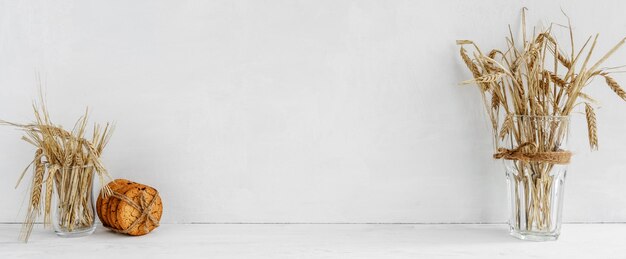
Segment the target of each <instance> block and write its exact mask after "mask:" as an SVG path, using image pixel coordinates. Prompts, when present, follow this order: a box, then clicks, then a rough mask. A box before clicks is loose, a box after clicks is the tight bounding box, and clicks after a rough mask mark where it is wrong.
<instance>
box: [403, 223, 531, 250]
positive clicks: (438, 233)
mask: <svg viewBox="0 0 626 259" xmlns="http://www.w3.org/2000/svg"><path fill="white" fill-rule="evenodd" d="M415 231H420V232H421V231H423V232H424V233H420V234H418V235H416V237H417V239H418V240H416V241H417V242H419V243H421V244H425V245H436V244H447V245H450V244H458V245H463V244H468V245H471V244H486V243H487V244H488V243H520V242H524V241H522V240H519V239H516V238H514V237H512V236H510V235H509V229H508V226H507V225H482V224H476V225H440V226H433V227H428V229H427V231H424V229H422V228H421V227H416V228H415Z"/></svg>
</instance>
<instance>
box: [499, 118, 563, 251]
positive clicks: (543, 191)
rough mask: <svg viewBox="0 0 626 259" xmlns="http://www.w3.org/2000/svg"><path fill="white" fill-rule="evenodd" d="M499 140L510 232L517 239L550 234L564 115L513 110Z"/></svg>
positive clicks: (557, 214)
mask: <svg viewBox="0 0 626 259" xmlns="http://www.w3.org/2000/svg"><path fill="white" fill-rule="evenodd" d="M511 126H512V127H511V130H510V131H509V134H508V135H506V137H505V138H504V139H501V142H500V143H499V149H498V153H497V154H496V156H498V155H500V157H496V158H502V159H503V161H504V165H505V168H506V179H507V185H508V196H509V205H510V206H509V208H510V217H509V227H510V234H511V235H512V236H514V237H517V238H519V239H523V240H532V241H548V240H556V239H557V238H558V237H559V234H560V231H561V215H562V213H561V211H562V207H563V189H564V183H565V175H566V173H567V164H568V163H569V159H570V157H571V153H570V152H569V151H567V139H568V135H569V117H568V116H526V115H518V116H513V118H512V125H511Z"/></svg>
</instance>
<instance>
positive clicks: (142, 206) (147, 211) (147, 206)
mask: <svg viewBox="0 0 626 259" xmlns="http://www.w3.org/2000/svg"><path fill="white" fill-rule="evenodd" d="M145 194H146V191H145V190H142V191H141V192H140V194H139V204H137V203H135V201H133V200H132V199H130V198H128V197H126V195H122V194H120V193H118V192H113V194H112V195H111V196H112V197H115V198H118V199H120V200H122V201H124V202H126V203H127V204H128V205H130V206H131V207H133V208H135V209H136V210H138V211H141V215H139V217H137V219H135V221H133V223H132V224H130V226H128V228H126V229H124V230H119V229H115V228H111V227H106V228H108V229H110V230H113V231H115V232H117V233H122V234H128V233H129V232H130V231H131V230H133V229H134V228H135V227H137V226H138V225H139V224H141V223H143V222H146V223H147V222H148V221H151V222H152V224H154V226H155V227H158V226H159V221H158V220H157V219H155V218H154V216H152V206H153V205H154V204H155V202H156V200H157V197H159V191H156V193H155V194H154V197H152V200H151V201H150V202H148V201H147V200H146V195H145ZM144 219H145V220H144ZM143 227H144V233H148V232H150V229H149V228H148V224H144V225H143Z"/></svg>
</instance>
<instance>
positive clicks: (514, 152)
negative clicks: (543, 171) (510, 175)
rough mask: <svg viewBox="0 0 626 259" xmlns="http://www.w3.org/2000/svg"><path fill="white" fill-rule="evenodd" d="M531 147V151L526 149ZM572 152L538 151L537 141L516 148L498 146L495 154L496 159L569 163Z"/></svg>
mask: <svg viewBox="0 0 626 259" xmlns="http://www.w3.org/2000/svg"><path fill="white" fill-rule="evenodd" d="M525 147H529V148H530V150H529V151H524V150H523V149H524V148H525ZM571 157H572V152H569V151H565V150H557V151H546V152H543V151H541V152H540V151H538V150H537V145H535V143H531V142H526V143H523V144H521V145H519V146H518V147H517V148H514V149H506V148H498V153H495V154H493V158H495V159H507V160H519V161H524V162H546V163H551V164H560V165H565V164H569V161H570V158H571Z"/></svg>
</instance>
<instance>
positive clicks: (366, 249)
mask: <svg viewBox="0 0 626 259" xmlns="http://www.w3.org/2000/svg"><path fill="white" fill-rule="evenodd" d="M19 230H20V225H19V224H0V258H3V259H4V258H64V259H65V258H455V257H459V258H480V259H484V258H531V257H532V258H626V235H624V233H626V224H566V225H564V226H563V232H562V235H561V237H560V238H559V240H558V241H556V242H540V243H539V242H529V241H521V240H517V239H515V238H513V237H510V236H509V235H508V232H507V226H506V225H501V224H490V225H480V224H452V225H446V224H438V225H429V224H418V225H412V224H287V225H286V224H166V225H162V226H161V227H159V228H158V229H157V230H155V231H154V232H152V233H151V234H149V235H146V236H143V237H128V236H123V235H119V234H116V233H113V232H110V231H107V230H105V229H103V228H102V227H101V226H98V229H97V230H96V232H95V233H94V234H93V235H91V236H87V237H81V238H59V237H56V236H55V234H54V233H53V232H52V231H51V230H44V229H43V227H42V226H41V225H38V226H36V228H35V230H34V231H33V235H32V237H31V240H30V242H29V243H28V244H24V243H20V242H18V241H17V235H18V233H19Z"/></svg>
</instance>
